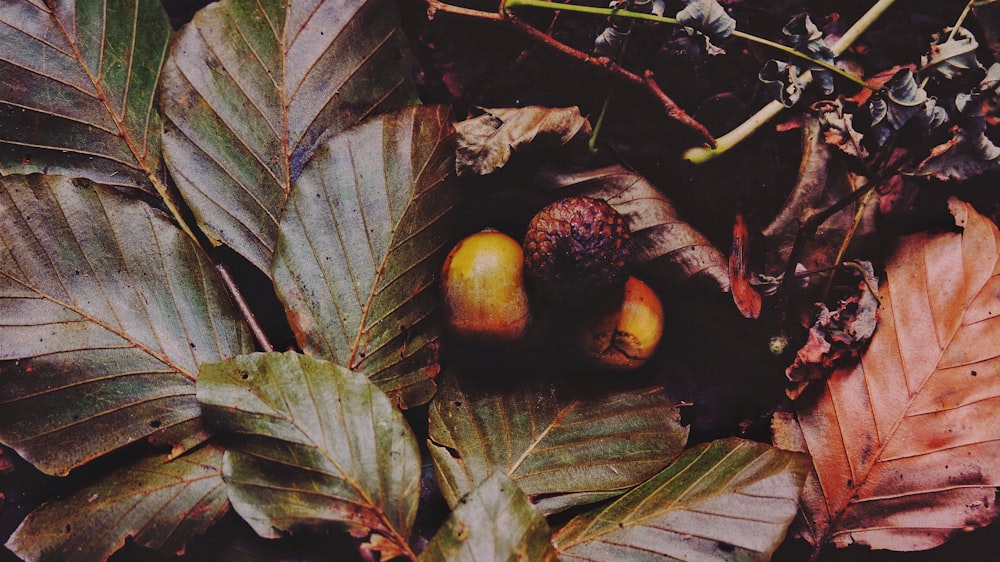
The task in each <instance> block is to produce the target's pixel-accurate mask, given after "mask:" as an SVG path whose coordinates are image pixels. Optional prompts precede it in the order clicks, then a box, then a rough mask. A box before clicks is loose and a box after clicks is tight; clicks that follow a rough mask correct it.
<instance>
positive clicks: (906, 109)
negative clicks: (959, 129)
mask: <svg viewBox="0 0 1000 562" xmlns="http://www.w3.org/2000/svg"><path fill="white" fill-rule="evenodd" d="M885 86H886V90H885V92H884V93H882V94H880V95H877V96H874V97H873V98H872V100H871V101H869V102H868V111H869V112H870V113H871V117H872V132H873V133H874V134H875V138H876V140H877V141H878V145H879V146H882V145H883V144H885V143H886V141H888V140H889V137H890V136H892V134H893V132H895V131H898V130H900V129H902V128H903V126H904V125H906V124H907V123H908V122H909V121H910V120H911V119H916V120H917V121H916V122H917V123H919V124H920V125H923V126H926V127H928V128H931V129H932V128H935V127H938V126H940V125H941V124H943V123H944V122H945V120H946V119H947V114H946V113H945V110H944V108H942V107H940V106H938V105H937V102H936V101H935V100H934V98H932V97H930V96H928V95H927V92H926V91H924V89H923V88H921V87H920V86H919V85H918V84H917V80H916V78H915V77H914V75H913V71H912V70H911V69H909V68H905V67H904V68H901V69H900V70H898V71H897V72H896V73H895V74H893V76H892V78H890V79H889V82H887V83H886V85H885Z"/></svg>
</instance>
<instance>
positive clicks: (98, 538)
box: [5, 446, 229, 562]
mask: <svg viewBox="0 0 1000 562" xmlns="http://www.w3.org/2000/svg"><path fill="white" fill-rule="evenodd" d="M227 511H229V501H228V500H227V498H226V487H225V484H224V483H223V481H222V449H220V448H218V447H213V446H205V447H202V448H201V449H198V450H197V451H194V452H191V453H189V454H186V455H184V456H182V457H180V458H177V459H174V460H172V461H170V462H164V459H163V457H162V456H154V457H147V458H144V459H141V460H139V461H137V462H135V463H133V464H131V465H128V466H125V467H123V468H120V469H117V470H113V471H111V472H109V473H108V474H107V475H106V476H104V477H103V478H101V479H100V480H98V481H97V482H96V483H94V484H91V485H89V486H85V487H83V488H80V489H78V490H76V491H75V492H73V493H72V494H70V495H68V496H66V497H64V498H60V499H55V500H52V501H50V502H48V503H45V504H42V506H41V507H39V508H37V509H35V510H34V511H32V512H31V513H30V514H29V515H28V517H27V518H25V520H24V521H23V522H21V525H20V526H19V527H18V528H17V530H16V531H14V534H13V535H11V537H10V539H8V540H7V544H6V545H5V546H6V547H7V548H9V549H10V550H11V551H12V552H14V553H15V554H17V555H18V556H20V557H21V558H23V559H24V560H26V561H29V562H35V561H42V560H52V561H53V562H59V561H63V560H74V561H75V562H90V561H95V562H97V561H101V560H107V559H108V557H109V556H111V555H112V554H114V553H115V552H116V551H117V550H118V549H120V548H121V547H122V546H124V545H125V540H126V539H127V538H129V537H131V538H132V539H133V540H134V541H135V543H136V544H138V545H141V546H145V547H148V548H152V549H155V550H162V551H164V552H166V553H176V554H181V553H183V552H184V546H185V544H186V543H187V541H188V540H190V539H191V538H192V537H194V536H196V535H200V534H202V533H204V532H205V530H206V529H208V528H209V527H211V526H212V525H213V524H214V523H215V522H216V521H218V520H219V518H221V517H222V516H223V515H225V513H226V512H227Z"/></svg>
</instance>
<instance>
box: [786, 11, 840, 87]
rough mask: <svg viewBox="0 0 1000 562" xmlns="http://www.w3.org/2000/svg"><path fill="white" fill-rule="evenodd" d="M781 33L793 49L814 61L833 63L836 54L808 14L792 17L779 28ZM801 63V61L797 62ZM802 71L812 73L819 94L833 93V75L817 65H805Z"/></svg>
mask: <svg viewBox="0 0 1000 562" xmlns="http://www.w3.org/2000/svg"><path fill="white" fill-rule="evenodd" d="M781 33H783V34H784V35H785V37H787V38H788V41H789V43H791V46H792V48H793V49H795V50H797V51H799V52H802V53H806V54H808V55H809V56H811V57H812V58H814V59H816V60H820V61H823V62H827V63H833V59H835V58H836V56H837V55H836V53H834V52H833V49H831V48H830V46H829V45H828V44H827V43H826V40H825V38H824V37H823V32H822V31H820V29H819V28H818V27H816V24H815V23H813V21H812V19H811V18H810V17H809V14H798V15H796V16H794V17H792V19H791V20H789V22H788V23H786V24H785V26H784V27H782V28H781ZM797 62H798V63H801V62H802V61H801V60H798V61H797ZM802 70H803V71H805V70H809V71H810V72H812V77H813V83H814V84H816V85H817V86H819V90H820V92H822V93H823V94H824V95H830V94H832V93H833V87H834V84H833V73H832V72H830V71H829V70H827V69H825V68H823V67H822V66H819V65H817V64H807V65H806V66H804V67H802Z"/></svg>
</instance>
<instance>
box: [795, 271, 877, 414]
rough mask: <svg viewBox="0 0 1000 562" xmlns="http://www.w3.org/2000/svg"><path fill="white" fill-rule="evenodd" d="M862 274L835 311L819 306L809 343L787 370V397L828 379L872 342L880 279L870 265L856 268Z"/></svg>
mask: <svg viewBox="0 0 1000 562" xmlns="http://www.w3.org/2000/svg"><path fill="white" fill-rule="evenodd" d="M855 265H856V267H857V271H859V273H860V272H863V274H861V275H859V277H860V278H861V279H860V280H859V281H858V284H857V286H856V287H855V290H854V292H853V293H852V294H850V295H849V296H847V297H846V298H844V299H842V300H841V301H840V302H839V303H838V306H837V308H835V309H834V310H833V311H831V310H830V309H828V308H827V307H826V305H825V304H823V303H820V304H819V305H818V308H819V311H818V313H817V315H816V321H815V322H814V323H813V325H812V327H811V328H810V329H809V336H808V339H807V340H806V343H805V344H804V345H803V346H802V348H801V349H799V351H798V353H796V355H795V361H794V362H792V364H791V365H790V366H789V367H788V368H787V369H785V376H787V377H788V380H789V382H790V383H792V384H791V386H790V388H789V389H788V390H786V393H787V394H788V397H789V398H791V399H793V400H794V399H796V398H798V396H799V395H800V394H801V393H802V391H803V390H804V388H805V385H807V384H808V383H809V381H814V380H821V379H823V378H825V377H826V376H827V375H829V374H830V372H832V371H833V369H834V368H835V367H843V366H845V363H846V362H850V361H851V360H854V359H857V357H858V356H859V355H860V353H861V351H863V350H864V348H865V347H866V346H867V345H868V342H869V341H871V337H872V334H874V333H875V326H876V324H877V323H878V309H879V301H878V296H877V295H875V294H873V293H872V290H874V289H875V288H876V287H878V278H877V277H875V273H874V271H873V270H872V264H871V262H867V261H865V262H860V263H858V264H855Z"/></svg>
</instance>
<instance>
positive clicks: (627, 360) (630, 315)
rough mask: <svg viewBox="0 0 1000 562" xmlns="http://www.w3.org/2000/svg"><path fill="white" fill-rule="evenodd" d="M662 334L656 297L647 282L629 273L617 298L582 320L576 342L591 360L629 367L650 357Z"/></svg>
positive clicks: (605, 365)
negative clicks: (621, 293) (630, 275)
mask: <svg viewBox="0 0 1000 562" xmlns="http://www.w3.org/2000/svg"><path fill="white" fill-rule="evenodd" d="M662 336H663V304H662V303H661V302H660V298H659V297H658V296H656V293H655V292H653V290H652V289H651V288H650V287H649V285H647V284H645V283H644V282H642V281H640V280H639V279H637V278H635V277H629V278H628V280H627V281H626V282H625V291H624V295H623V296H622V297H621V299H620V300H616V301H615V302H614V303H613V306H611V307H608V308H607V309H606V310H605V311H603V312H600V313H597V314H594V315H592V316H589V317H587V318H586V319H585V320H584V321H583V322H582V325H581V329H580V337H579V342H580V345H581V347H582V351H583V355H584V357H585V358H586V359H587V360H588V361H589V362H590V363H591V364H593V365H595V366H597V367H602V368H607V369H614V370H631V369H635V368H638V367H640V366H642V365H643V364H645V363H646V361H647V360H648V359H649V358H650V357H652V355H653V353H654V352H655V351H656V348H657V346H658V345H659V343H660V338H661V337H662Z"/></svg>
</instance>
